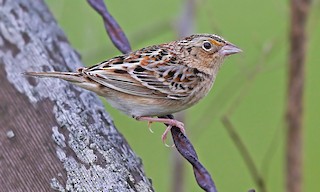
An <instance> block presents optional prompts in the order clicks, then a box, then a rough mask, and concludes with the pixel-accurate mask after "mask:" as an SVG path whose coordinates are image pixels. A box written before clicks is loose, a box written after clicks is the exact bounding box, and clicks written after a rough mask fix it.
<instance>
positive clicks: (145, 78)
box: [82, 46, 203, 100]
mask: <svg viewBox="0 0 320 192" xmlns="http://www.w3.org/2000/svg"><path fill="white" fill-rule="evenodd" d="M177 61H178V59H177V58H176V55H175V54H174V53H171V52H169V51H168V50H165V49H160V48H158V47H156V46H152V47H149V48H145V49H142V50H140V51H137V52H134V53H131V54H129V55H125V56H119V57H115V58H113V59H110V60H108V61H105V62H102V63H100V64H98V65H95V66H92V67H90V68H86V69H84V70H83V71H82V72H83V73H84V74H85V76H87V77H89V78H90V79H92V80H93V81H95V82H97V83H99V84H101V85H103V86H106V87H108V88H111V89H114V90H117V91H120V92H123V93H127V94H131V95H137V96H143V97H152V98H170V99H177V100H179V99H184V98H186V97H188V96H189V95H190V94H191V93H192V92H193V91H194V88H195V87H196V86H197V85H198V83H199V81H201V79H202V78H203V77H202V76H203V74H201V73H200V72H199V71H198V70H197V69H195V68H189V67H188V66H186V65H184V64H183V63H178V62H177Z"/></svg>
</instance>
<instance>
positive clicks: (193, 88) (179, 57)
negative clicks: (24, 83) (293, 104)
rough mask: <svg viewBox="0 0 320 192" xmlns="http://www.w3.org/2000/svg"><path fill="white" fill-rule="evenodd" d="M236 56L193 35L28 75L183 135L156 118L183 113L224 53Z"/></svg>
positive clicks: (222, 44) (213, 39)
mask: <svg viewBox="0 0 320 192" xmlns="http://www.w3.org/2000/svg"><path fill="white" fill-rule="evenodd" d="M238 52H241V50H240V49H239V48H237V47H236V46H235V45H233V44H231V43H229V42H227V41H225V40H224V39H222V38H221V37H219V36H217V35H211V34H197V35H192V36H189V37H186V38H184V39H182V40H178V41H172V42H170V43H165V44H161V45H154V46H150V47H146V48H143V49H140V50H137V51H134V52H131V53H128V54H125V55H121V56H118V57H114V58H112V59H109V60H106V61H103V62H101V63H99V64H97V65H94V66H92V67H88V68H80V69H79V70H78V72H74V73H71V72H27V73H26V74H27V75H33V76H42V77H56V78H60V79H64V80H67V81H70V82H72V83H74V84H76V85H78V86H80V87H83V88H85V89H88V90H91V91H93V92H96V93H97V94H99V95H101V96H103V97H105V98H106V99H107V101H108V102H109V103H110V104H111V105H112V106H113V107H114V108H116V109H119V110H120V111H122V112H124V113H126V114H128V115H130V116H133V117H135V118H136V119H137V120H146V121H149V122H163V123H167V124H169V125H170V126H169V127H168V128H167V129H166V131H165V133H164V134H163V136H162V139H163V140H165V138H166V135H167V132H168V131H169V130H170V128H171V126H177V127H179V128H180V129H181V130H182V131H184V128H183V123H181V122H178V121H176V120H169V119H159V118H154V117H153V116H164V115H168V114H172V113H175V112H178V111H181V110H184V109H187V108H189V107H191V106H192V105H194V104H195V103H197V102H198V101H199V100H201V99H202V98H203V97H204V96H205V95H206V94H207V93H208V92H209V90H210V89H211V87H212V85H213V83H214V81H215V78H216V75H217V72H218V70H219V68H220V66H221V64H222V62H223V60H224V58H225V57H226V56H228V55H231V54H234V53H238Z"/></svg>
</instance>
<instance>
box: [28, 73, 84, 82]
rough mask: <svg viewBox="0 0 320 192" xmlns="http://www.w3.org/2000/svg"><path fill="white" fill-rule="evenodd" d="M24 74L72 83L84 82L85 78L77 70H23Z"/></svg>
mask: <svg viewBox="0 0 320 192" xmlns="http://www.w3.org/2000/svg"><path fill="white" fill-rule="evenodd" d="M23 74H24V75H29V76H37V77H53V78H59V79H63V80H66V81H70V82H73V83H81V82H85V81H86V80H85V78H83V75H82V74H81V73H79V72H25V73H23Z"/></svg>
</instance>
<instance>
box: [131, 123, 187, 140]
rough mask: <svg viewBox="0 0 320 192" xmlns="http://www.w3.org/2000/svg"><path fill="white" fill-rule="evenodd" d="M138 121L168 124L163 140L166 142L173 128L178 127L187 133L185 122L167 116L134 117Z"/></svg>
mask: <svg viewBox="0 0 320 192" xmlns="http://www.w3.org/2000/svg"><path fill="white" fill-rule="evenodd" d="M134 118H135V119H136V120H138V121H148V122H149V124H150V123H152V122H159V123H165V124H167V125H168V127H167V128H166V130H165V131H164V133H163V134H162V137H161V138H162V141H163V142H164V143H165V140H166V138H167V134H168V132H169V131H170V130H171V128H172V127H173V126H174V127H178V128H179V129H180V130H181V132H182V133H185V129H184V124H183V123H182V122H180V121H177V120H175V119H166V118H156V117H134Z"/></svg>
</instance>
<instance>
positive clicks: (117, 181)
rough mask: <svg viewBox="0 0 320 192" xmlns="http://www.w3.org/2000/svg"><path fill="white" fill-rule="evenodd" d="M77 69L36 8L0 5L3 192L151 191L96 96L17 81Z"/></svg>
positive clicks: (63, 85)
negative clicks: (36, 74)
mask: <svg viewBox="0 0 320 192" xmlns="http://www.w3.org/2000/svg"><path fill="white" fill-rule="evenodd" d="M81 66H82V64H81V62H80V59H79V56H78V55H77V54H76V52H75V51H74V50H73V49H72V48H71V47H70V45H69V43H68V41H67V39H66V37H65V35H64V34H63V32H62V31H61V29H59V28H58V26H57V24H56V22H55V20H54V19H53V17H52V15H51V13H50V11H49V10H48V9H47V7H46V6H45V5H44V3H43V1H42V0H14V1H12V0H11V1H5V0H2V1H1V0H0V81H1V82H0V101H1V102H0V167H1V169H0V186H1V190H2V191H50V190H52V189H55V190H59V191H153V189H152V187H151V184H150V181H149V180H148V179H147V178H146V177H145V175H144V171H143V169H142V163H141V160H140V159H139V158H138V157H137V156H136V155H135V154H134V153H133V152H132V150H131V149H130V147H129V145H128V144H127V143H126V141H125V140H124V138H123V137H122V136H121V134H119V133H118V132H117V130H116V128H115V127H114V125H113V122H112V119H111V117H110V116H109V115H108V114H107V113H106V112H105V110H104V107H103V105H102V103H101V102H100V101H99V99H98V97H97V96H96V95H95V94H93V93H90V92H89V91H85V90H83V89H81V88H78V87H75V86H73V85H71V84H70V83H67V82H64V81H61V80H57V79H35V78H32V77H27V76H24V75H22V74H21V73H23V72H26V71H74V70H76V68H78V67H81Z"/></svg>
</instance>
